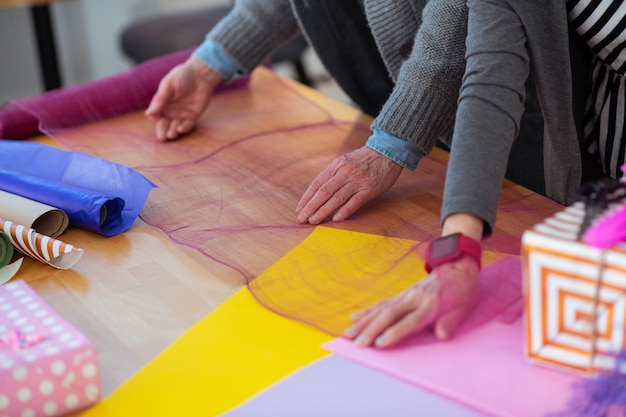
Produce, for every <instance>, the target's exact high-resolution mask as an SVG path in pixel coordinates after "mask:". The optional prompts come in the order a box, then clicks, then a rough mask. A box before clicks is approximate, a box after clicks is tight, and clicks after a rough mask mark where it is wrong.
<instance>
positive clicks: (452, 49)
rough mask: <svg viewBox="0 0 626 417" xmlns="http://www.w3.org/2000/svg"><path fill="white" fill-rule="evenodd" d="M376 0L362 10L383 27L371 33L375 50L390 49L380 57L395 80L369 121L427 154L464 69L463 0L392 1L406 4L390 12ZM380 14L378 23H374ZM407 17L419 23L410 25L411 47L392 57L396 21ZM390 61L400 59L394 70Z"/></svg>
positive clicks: (452, 106) (449, 113)
mask: <svg viewBox="0 0 626 417" xmlns="http://www.w3.org/2000/svg"><path fill="white" fill-rule="evenodd" d="M379 3H381V6H380V10H372V8H371V7H370V9H369V10H367V12H368V18H369V20H370V22H371V24H372V27H375V28H377V27H383V28H387V30H384V29H383V30H378V31H377V33H375V36H376V40H377V43H378V45H379V49H380V50H381V51H391V52H390V53H388V54H387V56H384V58H385V62H387V65H388V67H390V68H389V69H390V71H391V72H392V73H391V76H392V77H393V78H394V79H395V81H396V85H395V87H394V89H393V92H392V93H391V96H390V97H389V99H388V100H387V102H386V103H385V105H384V107H383V109H382V110H381V112H380V113H379V114H378V117H376V119H375V120H374V122H373V125H372V127H373V128H375V129H381V130H383V131H385V132H388V133H391V134H394V135H396V136H399V137H401V138H403V139H405V140H408V141H410V142H411V143H413V144H415V145H416V146H417V147H418V148H419V149H420V150H421V151H422V152H423V153H425V154H428V153H430V151H431V149H432V147H433V145H434V144H435V143H436V141H437V139H438V138H439V137H440V136H441V135H442V134H444V133H445V132H446V131H447V130H448V129H449V128H450V127H451V126H452V124H453V121H454V116H455V112H456V104H457V99H458V92H459V87H460V85H461V79H462V76H463V71H464V69H465V37H466V33H467V6H466V2H465V0H428V1H427V2H426V3H425V5H424V6H423V7H422V8H420V7H419V6H416V4H420V3H422V4H423V3H424V1H421V2H419V1H416V2H398V3H404V4H405V5H406V6H405V8H406V9H408V10H400V9H399V8H396V9H395V10H396V13H395V14H394V15H391V16H390V15H389V14H388V13H387V11H388V7H387V9H385V5H384V4H383V3H385V2H379ZM416 9H417V10H416ZM419 12H421V16H420V15H419V14H418V13H419ZM411 17H412V19H411ZM382 19H386V20H384V24H377V21H378V20H381V21H382ZM408 19H411V20H412V21H413V25H414V26H415V25H416V22H417V25H419V29H418V27H415V30H414V31H413V35H412V36H414V39H413V40H414V42H413V48H412V50H411V53H410V55H409V56H408V58H407V59H406V60H404V61H403V62H402V61H399V60H398V59H397V58H399V57H400V55H401V51H399V48H398V46H399V45H398V42H399V39H398V31H399V29H397V27H398V26H400V25H403V26H401V27H410V26H408V25H409V23H408ZM420 23H421V25H420ZM390 27H393V28H394V30H390V29H389V28H390ZM405 42H406V40H405ZM394 54H395V55H394ZM394 57H395V58H396V61H399V62H396V61H394ZM394 65H401V66H400V67H399V71H398V72H397V73H394Z"/></svg>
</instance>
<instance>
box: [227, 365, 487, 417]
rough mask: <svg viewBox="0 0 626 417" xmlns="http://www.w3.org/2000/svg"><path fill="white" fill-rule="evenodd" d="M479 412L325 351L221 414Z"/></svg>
mask: <svg viewBox="0 0 626 417" xmlns="http://www.w3.org/2000/svg"><path fill="white" fill-rule="evenodd" d="M293 416H298V417H324V416H380V417H384V416H393V417H420V416H437V417H439V416H445V417H480V416H484V414H482V413H480V412H478V411H476V410H473V409H470V408H467V407H464V406H463V405H461V404H458V403H455V402H453V401H450V400H447V399H445V398H443V397H440V396H438V395H435V394H433V393H431V392H429V391H426V390H423V389H421V388H419V387H416V386H413V385H411V384H407V383H406V382H403V381H400V380H399V379H396V378H393V377H390V376H389V375H386V374H384V373H382V372H378V371H375V370H373V369H370V368H368V367H365V366H362V365H360V364H357V363H355V362H352V361H349V360H347V359H344V358H342V357H340V356H336V355H331V356H327V357H324V358H322V359H320V360H318V361H316V362H313V363H312V364H310V365H308V366H307V367H305V368H303V369H301V370H299V371H297V372H295V373H293V374H292V375H290V376H288V377H287V378H285V379H283V380H282V381H279V382H278V383H276V384H275V385H273V386H271V387H269V388H268V389H266V390H265V391H262V392H261V393H259V394H258V395H256V396H254V397H252V398H251V399H249V400H248V401H246V402H245V403H243V404H241V405H240V406H238V407H237V408H234V409H233V410H231V411H229V412H227V413H225V414H222V417H293Z"/></svg>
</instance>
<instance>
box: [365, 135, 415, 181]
mask: <svg viewBox="0 0 626 417" xmlns="http://www.w3.org/2000/svg"><path fill="white" fill-rule="evenodd" d="M365 146H367V147H368V148H371V149H373V150H375V151H376V152H378V153H380V154H383V155H385V156H386V157H387V158H389V159H391V160H392V161H394V162H395V163H397V164H399V165H401V166H402V167H403V168H406V169H409V170H411V171H415V168H417V163H418V162H419V161H420V159H422V156H424V154H423V153H422V151H420V150H419V149H417V147H416V146H415V145H413V144H412V143H410V142H407V141H406V140H404V139H401V138H399V137H397V136H395V135H392V134H390V133H387V132H384V131H382V130H379V129H374V133H372V136H370V137H369V139H368V140H367V142H366V143H365Z"/></svg>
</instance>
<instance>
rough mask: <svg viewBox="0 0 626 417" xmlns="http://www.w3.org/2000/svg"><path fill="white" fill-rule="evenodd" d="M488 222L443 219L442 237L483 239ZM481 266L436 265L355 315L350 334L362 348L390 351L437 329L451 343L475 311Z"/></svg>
mask: <svg viewBox="0 0 626 417" xmlns="http://www.w3.org/2000/svg"><path fill="white" fill-rule="evenodd" d="M483 227H484V221H483V220H482V219H480V218H478V217H476V216H474V215H473V214H469V213H456V214H452V215H450V216H448V217H447V218H446V219H444V222H443V227H442V236H448V235H451V234H454V233H463V234H464V235H465V236H468V237H470V238H472V239H474V240H476V241H479V242H480V240H481V237H482V234H483ZM479 270H480V265H479V263H478V262H477V260H475V259H474V258H472V257H471V256H469V255H465V256H463V257H461V258H460V259H458V260H456V261H453V262H449V263H444V264H442V265H440V266H438V267H435V268H434V269H433V271H432V272H431V274H430V275H428V276H427V277H426V278H425V279H423V280H422V281H420V282H418V283H417V284H415V285H413V286H412V287H410V288H408V289H406V290H405V291H403V292H401V293H400V294H398V295H396V296H395V297H391V298H388V299H386V300H383V301H381V302H379V303H377V304H374V305H373V306H371V307H369V308H367V309H365V310H363V311H361V312H358V313H356V314H355V315H353V317H352V319H353V320H354V325H353V326H352V327H350V328H349V329H347V330H346V332H345V335H346V336H347V337H349V338H351V339H354V341H355V343H356V344H358V345H360V346H371V345H374V346H377V347H387V346H391V345H394V344H396V343H398V342H399V341H401V340H402V339H404V338H406V337H407V336H409V335H410V334H413V333H417V332H420V331H422V330H424V329H425V328H426V327H428V326H431V325H432V326H433V328H434V332H435V336H436V337H437V338H438V339H439V340H446V339H448V338H449V337H450V336H451V335H452V333H453V332H454V330H455V329H456V328H457V326H458V325H459V324H460V323H461V322H462V321H463V320H464V319H465V317H466V316H467V314H468V313H469V312H470V310H472V308H474V305H475V304H476V300H477V298H478V287H477V284H478V272H479Z"/></svg>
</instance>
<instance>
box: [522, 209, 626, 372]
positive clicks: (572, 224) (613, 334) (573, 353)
mask: <svg viewBox="0 0 626 417" xmlns="http://www.w3.org/2000/svg"><path fill="white" fill-rule="evenodd" d="M583 216H584V205H583V204H582V203H575V204H574V205H572V206H570V207H567V208H565V209H564V210H562V211H560V212H558V213H556V214H555V215H554V216H552V217H549V218H547V219H546V220H544V221H543V222H542V223H539V224H537V225H535V226H534V227H533V228H532V229H529V230H527V231H526V232H524V235H523V237H522V257H523V261H524V263H523V265H524V296H525V303H526V305H525V313H524V314H525V331H526V347H525V349H526V355H527V357H528V359H529V360H531V361H532V362H534V363H538V364H542V365H546V366H550V367H556V368H560V369H563V370H570V371H574V372H578V373H583V374H588V375H592V374H595V373H597V372H598V371H600V370H606V369H612V368H614V366H615V354H617V353H618V352H619V351H620V350H621V349H623V348H624V347H625V337H624V330H625V329H624V326H625V324H626V244H624V243H622V244H618V245H616V246H614V247H612V248H610V249H608V250H601V249H597V248H594V247H591V246H588V245H586V244H584V243H583V242H581V241H578V240H577V238H576V237H577V233H578V229H579V227H580V224H581V223H582V219H583Z"/></svg>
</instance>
